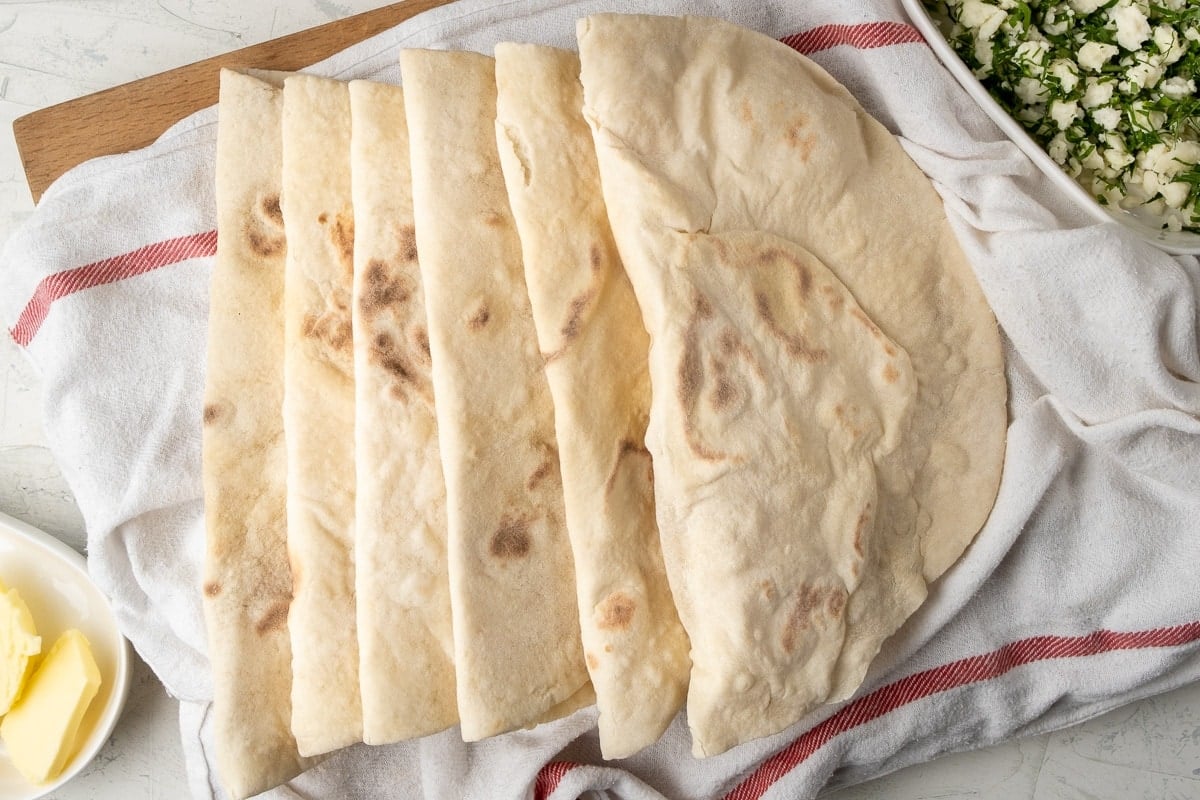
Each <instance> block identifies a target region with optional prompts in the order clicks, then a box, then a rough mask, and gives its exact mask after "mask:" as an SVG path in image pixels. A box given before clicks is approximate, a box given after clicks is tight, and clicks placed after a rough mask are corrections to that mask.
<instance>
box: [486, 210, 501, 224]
mask: <svg viewBox="0 0 1200 800" xmlns="http://www.w3.org/2000/svg"><path fill="white" fill-rule="evenodd" d="M483 224H484V225H487V226H488V227H489V228H499V227H500V226H501V225H503V224H504V215H503V214H501V213H500V212H498V211H489V212H488V213H486V214H484V215H483Z"/></svg>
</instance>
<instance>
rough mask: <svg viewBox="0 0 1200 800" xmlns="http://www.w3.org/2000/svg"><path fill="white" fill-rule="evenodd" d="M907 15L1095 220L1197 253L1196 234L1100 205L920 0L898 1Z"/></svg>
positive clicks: (1015, 140) (952, 70)
mask: <svg viewBox="0 0 1200 800" xmlns="http://www.w3.org/2000/svg"><path fill="white" fill-rule="evenodd" d="M900 2H901V4H902V5H903V6H904V10H905V11H906V12H908V16H909V18H910V19H911V20H912V22H913V24H914V25H915V26H916V27H917V30H919V31H920V32H921V35H922V36H924V37H925V41H926V42H928V43H929V47H930V48H931V49H932V50H933V52H934V54H935V55H937V57H938V58H939V59H940V60H941V62H942V64H943V65H945V67H946V69H948V70H950V74H951V75H953V76H954V77H955V79H956V80H957V81H958V82H959V83H960V84H961V85H962V87H963V88H964V89H966V90H967V93H968V94H970V95H971V97H972V98H973V99H974V100H975V102H976V103H978V104H979V107H980V108H982V109H983V111H984V113H986V114H987V115H988V116H989V117H991V118H992V121H993V122H995V123H996V124H997V125H999V126H1000V129H1001V130H1002V131H1004V133H1005V134H1006V135H1007V136H1008V138H1009V139H1012V141H1013V143H1014V144H1015V145H1016V146H1017V147H1019V148H1021V150H1023V151H1024V152H1025V155H1027V156H1029V157H1030V158H1031V159H1033V163H1034V164H1037V166H1038V168H1039V169H1041V170H1042V172H1044V173H1045V174H1046V175H1047V177H1049V178H1050V179H1051V180H1053V181H1054V182H1055V183H1057V184H1058V185H1059V187H1061V188H1062V190H1063V191H1064V192H1066V193H1067V195H1068V196H1070V197H1071V198H1072V199H1073V200H1074V201H1075V202H1076V203H1077V204H1078V205H1079V206H1080V207H1081V208H1083V209H1084V210H1085V211H1087V212H1088V213H1089V214H1091V215H1092V216H1093V217H1095V218H1096V219H1097V220H1098V221H1101V222H1107V221H1109V220H1116V221H1117V222H1119V223H1121V224H1122V225H1124V226H1125V227H1127V228H1129V229H1131V230H1133V231H1135V232H1136V233H1137V234H1138V235H1139V236H1141V237H1142V238H1143V239H1145V240H1146V241H1148V242H1149V243H1150V244H1152V245H1154V246H1155V247H1157V248H1159V249H1160V250H1164V251H1166V252H1168V253H1175V254H1181V255H1182V254H1187V255H1195V254H1200V234H1197V233H1191V232H1189V231H1165V230H1162V228H1161V227H1160V226H1159V225H1158V224H1157V223H1156V222H1154V221H1153V220H1152V219H1150V218H1149V217H1148V215H1147V216H1142V215H1139V214H1138V213H1137V212H1134V211H1127V210H1125V209H1121V208H1110V207H1108V206H1102V205H1100V203H1098V202H1097V201H1096V199H1095V198H1094V197H1092V195H1091V193H1090V192H1088V190H1087V189H1085V188H1084V187H1083V186H1082V185H1080V184H1079V183H1078V182H1077V181H1076V180H1075V179H1074V178H1072V177H1071V176H1070V175H1068V174H1067V173H1066V172H1064V171H1063V169H1062V167H1060V166H1059V165H1058V164H1057V163H1055V161H1054V159H1052V158H1050V156H1049V154H1047V153H1046V151H1045V150H1043V149H1042V147H1041V146H1040V145H1039V144H1038V143H1037V142H1035V141H1034V140H1033V138H1032V137H1031V136H1030V135H1029V134H1028V133H1026V132H1025V129H1024V128H1022V127H1021V125H1020V123H1018V122H1017V121H1016V120H1015V119H1013V118H1012V117H1011V116H1010V115H1009V113H1008V112H1007V111H1005V110H1004V108H1003V107H1002V106H1001V105H1000V104H999V103H997V102H996V100H995V99H994V98H993V97H992V96H991V94H989V93H988V90H987V89H986V88H984V86H983V84H982V83H980V82H979V79H978V78H976V77H975V75H974V74H973V73H972V72H971V69H970V67H968V66H967V65H966V64H965V63H964V62H963V60H962V59H961V58H959V57H958V54H957V53H955V52H954V48H953V47H952V46H951V45H950V43H949V42H948V41H946V37H945V35H944V34H942V32H941V30H940V29H939V28H938V26H937V23H936V22H934V21H933V17H931V16H930V15H929V12H928V11H926V9H925V6H924V5H923V4H922V2H921V0H900Z"/></svg>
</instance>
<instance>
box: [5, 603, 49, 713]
mask: <svg viewBox="0 0 1200 800" xmlns="http://www.w3.org/2000/svg"><path fill="white" fill-rule="evenodd" d="M40 652H42V639H41V637H40V636H38V635H37V628H36V627H34V624H33V616H32V615H31V614H30V613H29V608H28V607H26V605H25V601H24V600H22V599H21V595H20V594H18V593H17V590H16V589H6V588H4V584H3V583H0V717H2V716H4V715H5V714H7V713H8V710H9V709H10V708H12V704H13V703H14V702H16V699H17V697H19V696H20V694H21V688H22V687H23V686H24V685H25V680H26V679H27V678H28V677H29V673H30V672H31V671H32V670H33V657H34V656H36V655H37V654H38V653H40Z"/></svg>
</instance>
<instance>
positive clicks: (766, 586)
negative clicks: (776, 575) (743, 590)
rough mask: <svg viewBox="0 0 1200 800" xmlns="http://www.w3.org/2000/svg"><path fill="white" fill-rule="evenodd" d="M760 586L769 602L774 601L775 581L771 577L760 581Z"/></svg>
mask: <svg viewBox="0 0 1200 800" xmlns="http://www.w3.org/2000/svg"><path fill="white" fill-rule="evenodd" d="M758 588H759V590H760V591H761V592H762V596H763V599H764V600H766V601H767V602H768V603H773V602H774V601H775V595H776V591H775V581H773V580H770V579H767V580H764V581H760V582H759V584H758Z"/></svg>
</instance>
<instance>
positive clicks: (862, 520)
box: [854, 503, 871, 558]
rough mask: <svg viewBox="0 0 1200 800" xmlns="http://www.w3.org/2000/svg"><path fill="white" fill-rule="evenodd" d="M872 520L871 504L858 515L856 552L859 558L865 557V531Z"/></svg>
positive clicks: (855, 532)
mask: <svg viewBox="0 0 1200 800" xmlns="http://www.w3.org/2000/svg"><path fill="white" fill-rule="evenodd" d="M870 522H871V504H870V503H868V504H867V507H866V508H864V509H863V510H862V513H861V514H859V515H858V522H856V523H855V524H854V553H855V555H857V556H858V557H859V558H862V557H863V533H865V532H866V530H867V525H868V524H869V523H870Z"/></svg>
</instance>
